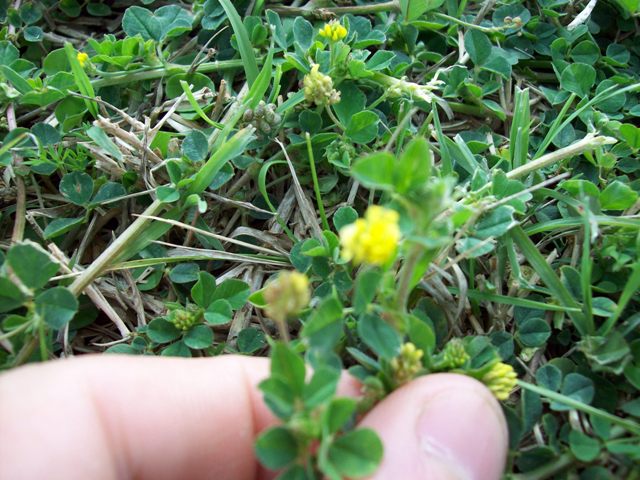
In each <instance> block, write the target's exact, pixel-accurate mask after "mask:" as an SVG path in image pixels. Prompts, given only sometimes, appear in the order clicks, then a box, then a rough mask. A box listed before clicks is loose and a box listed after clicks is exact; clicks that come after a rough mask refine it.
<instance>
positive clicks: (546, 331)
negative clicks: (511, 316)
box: [517, 318, 551, 347]
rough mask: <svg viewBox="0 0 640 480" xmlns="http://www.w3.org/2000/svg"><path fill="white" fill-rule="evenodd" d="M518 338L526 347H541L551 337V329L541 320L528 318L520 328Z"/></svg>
mask: <svg viewBox="0 0 640 480" xmlns="http://www.w3.org/2000/svg"><path fill="white" fill-rule="evenodd" d="M517 336H518V339H519V340H520V343H522V345H524V346H525V347H541V346H542V345H544V343H545V342H546V341H547V340H548V339H549V337H550V336H551V328H550V327H549V325H548V324H547V322H545V321H544V320H542V319H540V318H527V319H526V320H525V321H524V322H523V323H522V324H521V325H519V326H518V334H517Z"/></svg>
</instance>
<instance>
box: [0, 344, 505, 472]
mask: <svg viewBox="0 0 640 480" xmlns="http://www.w3.org/2000/svg"><path fill="white" fill-rule="evenodd" d="M268 372H269V362H268V359H264V358H252V357H239V356H223V357H216V358H212V359H211V358H210V359H173V358H152V357H149V358H145V357H143V358H140V357H117V356H107V355H105V356H87V357H80V358H75V359H71V360H64V361H57V362H50V363H46V364H43V365H31V366H26V367H22V368H19V369H16V370H12V371H10V372H7V373H5V374H3V375H1V376H0V479H11V480H20V479H49V480H55V479H67V480H69V479H76V478H77V479H112V478H113V479H116V478H118V479H120V478H136V479H144V478H150V479H154V480H159V479H165V478H166V479H171V478H177V479H194V480H195V479H199V478H214V479H221V480H223V479H230V480H242V479H255V478H269V477H271V476H272V475H271V474H270V473H269V472H265V471H264V470H263V469H262V468H261V467H260V466H259V464H258V462H257V460H256V459H255V456H254V453H253V442H254V439H255V437H256V436H257V434H258V433H259V432H260V431H261V430H263V429H265V428H267V427H269V426H271V425H273V424H275V423H277V421H276V419H275V418H274V417H273V416H272V415H271V413H270V412H269V410H268V409H267V407H266V406H265V405H264V404H263V402H262V395H261V393H260V391H259V390H258V388H257V385H258V383H259V382H260V381H261V380H262V379H264V378H266V377H267V376H268ZM358 390H359V388H358V385H357V383H356V381H355V380H354V379H352V378H351V377H349V376H347V375H344V376H343V379H342V381H341V384H340V387H339V392H338V393H339V394H340V395H348V396H357V395H358ZM360 425H361V426H367V427H370V428H373V429H374V430H376V431H377V432H378V434H379V435H380V438H381V439H382V442H383V444H384V448H385V451H384V458H383V460H382V464H381V466H380V468H379V469H378V471H377V472H376V474H375V475H374V478H376V479H396V478H397V479H419V478H429V479H430V480H439V479H445V480H448V479H461V478H465V479H466V478H475V479H479V480H491V479H497V478H499V477H500V475H501V473H502V469H503V466H504V461H505V457H506V452H507V429H506V423H505V420H504V417H503V415H502V411H501V410H500V406H499V405H498V403H497V401H496V400H495V399H494V398H493V396H492V395H491V393H490V392H489V391H488V390H487V389H486V388H485V387H484V386H483V385H482V384H481V383H479V382H477V381H476V380H473V379H471V378H468V377H464V376H460V375H454V374H435V375H429V376H426V377H422V378H419V379H417V380H415V381H413V382H412V383H410V384H408V385H406V386H404V387H402V388H400V389H398V390H396V391H395V392H393V393H392V394H391V395H389V396H388V397H387V398H386V399H385V400H383V401H382V402H381V403H380V404H378V405H377V406H376V407H375V408H374V409H373V410H372V411H371V412H369V413H368V414H367V415H366V416H365V417H364V419H363V420H362V422H361V423H360Z"/></svg>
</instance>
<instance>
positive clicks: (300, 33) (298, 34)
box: [293, 16, 316, 52]
mask: <svg viewBox="0 0 640 480" xmlns="http://www.w3.org/2000/svg"><path fill="white" fill-rule="evenodd" d="M315 36H316V32H314V30H313V25H311V23H309V22H308V21H307V20H305V19H304V18H303V17H302V16H297V17H296V18H295V20H294V21H293V38H294V40H295V44H296V45H298V46H299V47H300V48H302V50H303V51H305V52H306V51H307V50H309V47H310V46H311V44H312V43H313V41H314V39H315Z"/></svg>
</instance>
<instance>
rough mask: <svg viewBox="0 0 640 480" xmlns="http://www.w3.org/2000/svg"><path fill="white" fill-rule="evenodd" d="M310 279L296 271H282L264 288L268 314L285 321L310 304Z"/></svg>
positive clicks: (274, 318)
mask: <svg viewBox="0 0 640 480" xmlns="http://www.w3.org/2000/svg"><path fill="white" fill-rule="evenodd" d="M310 296H311V295H310V293H309V279H308V278H307V276H306V275H305V274H304V273H300V272H296V271H286V272H280V274H279V275H278V277H277V278H276V279H275V280H274V281H272V282H271V283H269V284H268V285H267V286H266V288H265V289H264V299H265V301H266V303H267V306H266V307H265V311H266V313H267V315H268V316H269V317H270V318H271V319H273V320H276V321H279V322H284V321H286V320H287V319H288V318H291V317H295V316H296V315H297V314H298V313H300V311H301V310H302V309H303V308H305V307H306V306H307V305H308V304H309V300H310Z"/></svg>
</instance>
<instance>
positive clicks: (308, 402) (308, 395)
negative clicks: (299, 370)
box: [302, 366, 340, 408]
mask: <svg viewBox="0 0 640 480" xmlns="http://www.w3.org/2000/svg"><path fill="white" fill-rule="evenodd" d="M339 380H340V370H337V369H334V368H331V367H325V366H322V367H320V368H318V369H316V370H315V371H314V372H313V376H312V377H311V380H310V381H309V383H308V384H307V385H305V387H304V391H303V395H302V397H303V399H304V404H305V406H306V407H307V408H315V407H317V406H318V405H321V404H323V403H324V402H326V401H327V400H329V399H330V398H331V397H333V396H334V395H335V393H336V390H337V388H338V381H339Z"/></svg>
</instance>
